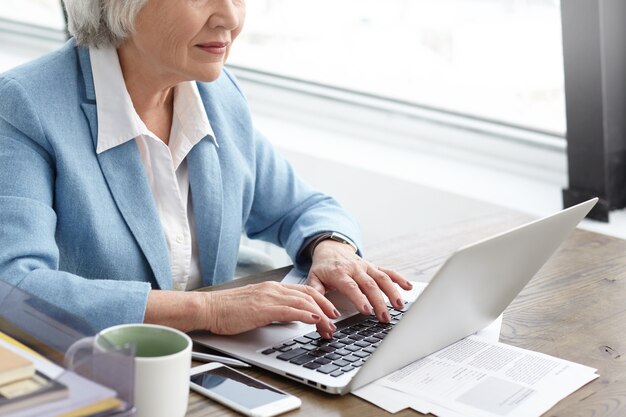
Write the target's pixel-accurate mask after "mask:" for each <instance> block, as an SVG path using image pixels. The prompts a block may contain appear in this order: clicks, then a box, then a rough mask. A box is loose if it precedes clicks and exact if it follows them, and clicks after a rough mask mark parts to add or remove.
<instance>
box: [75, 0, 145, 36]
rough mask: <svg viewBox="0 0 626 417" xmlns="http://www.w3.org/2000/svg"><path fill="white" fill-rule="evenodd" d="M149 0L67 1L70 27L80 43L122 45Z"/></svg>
mask: <svg viewBox="0 0 626 417" xmlns="http://www.w3.org/2000/svg"><path fill="white" fill-rule="evenodd" d="M147 1H148V0H63V3H64V4H65V9H66V11H67V18H68V19H67V20H68V30H69V32H70V34H71V35H72V36H74V37H75V38H76V42H77V43H78V44H79V45H85V46H92V47H101V46H114V47H117V46H119V45H120V44H121V43H122V42H123V41H124V40H126V39H127V38H128V37H129V36H130V35H131V34H132V33H133V31H134V23H135V17H136V16H137V13H138V12H139V10H141V8H142V7H143V6H144V5H145V4H146V2H147Z"/></svg>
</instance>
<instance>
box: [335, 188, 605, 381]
mask: <svg viewBox="0 0 626 417" xmlns="http://www.w3.org/2000/svg"><path fill="white" fill-rule="evenodd" d="M597 201H598V199H597V198H594V199H591V200H589V201H586V202H584V203H581V204H578V205H576V206H573V207H570V208H568V209H565V210H563V211H561V212H558V213H556V214H553V215H551V216H548V217H545V218H543V219H540V220H536V221H533V222H531V223H527V224H525V225H522V226H519V227H517V228H515V229H512V230H509V231H507V232H504V233H501V234H499V235H496V236H493V237H491V238H488V239H485V240H482V241H479V242H477V243H474V244H471V245H469V246H465V247H463V248H461V249H458V250H457V251H456V252H455V253H453V254H452V255H451V256H450V257H449V258H448V259H447V260H446V262H445V263H444V264H443V265H442V266H441V268H440V269H439V271H438V272H437V273H436V274H435V276H434V277H433V279H432V280H431V282H430V284H429V285H428V286H427V287H426V289H425V290H424V292H423V293H422V294H421V296H420V297H419V298H418V299H417V301H415V302H414V303H413V305H412V306H411V308H410V309H409V311H408V312H407V313H405V315H404V317H403V318H402V320H401V321H400V322H399V323H398V324H397V325H396V326H395V328H394V329H393V330H392V331H391V332H389V334H388V335H387V337H385V339H384V340H383V342H382V343H381V344H380V345H379V346H378V348H377V349H376V352H375V353H374V354H373V355H371V357H370V358H369V359H368V360H367V362H365V365H363V367H362V368H361V370H360V371H359V372H357V374H356V375H355V376H354V378H353V379H352V381H351V382H350V384H349V386H348V387H346V390H345V391H346V392H348V391H351V390H356V389H358V388H360V387H362V386H364V385H366V384H368V383H370V382H372V381H374V380H376V379H378V378H381V377H383V376H385V375H388V374H390V373H391V372H393V371H396V370H398V369H400V368H402V367H403V366H406V365H408V364H410V363H412V362H414V361H416V360H418V359H420V358H422V357H424V356H426V355H429V354H431V353H433V352H435V351H437V350H440V349H442V348H444V347H446V346H448V345H450V344H452V343H455V342H457V341H458V340H460V339H462V338H464V337H467V336H469V335H471V334H473V333H475V332H477V331H478V330H480V329H482V328H483V327H485V326H487V325H488V324H489V323H491V322H492V321H493V320H495V319H496V318H497V317H498V316H499V315H500V314H501V313H502V312H503V311H504V309H505V308H506V307H507V306H508V305H509V304H510V303H511V302H512V301H513V299H514V298H515V297H516V296H517V295H518V294H519V293H520V291H521V290H522V288H524V286H525V285H526V284H527V283H528V282H529V281H530V279H531V278H532V277H533V276H535V274H536V273H537V272H538V271H539V269H540V268H541V267H542V266H543V265H544V264H545V263H546V261H547V260H548V259H549V258H550V257H551V256H552V254H553V253H554V252H555V251H556V250H557V249H558V247H559V246H560V245H561V243H562V242H563V241H564V240H565V239H566V238H567V236H568V235H569V234H570V233H571V232H572V231H573V230H574V228H575V227H576V225H577V224H578V223H579V222H580V221H581V220H582V219H583V218H584V217H585V216H586V215H587V213H589V211H590V210H591V208H592V207H593V206H594V205H595V204H596V202H597Z"/></svg>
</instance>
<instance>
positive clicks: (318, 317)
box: [311, 314, 321, 320]
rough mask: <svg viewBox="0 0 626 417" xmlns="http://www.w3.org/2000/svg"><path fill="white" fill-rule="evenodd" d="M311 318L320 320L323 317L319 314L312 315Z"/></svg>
mask: <svg viewBox="0 0 626 417" xmlns="http://www.w3.org/2000/svg"><path fill="white" fill-rule="evenodd" d="M311 317H313V320H320V319H321V317H320V316H318V315H317V314H311Z"/></svg>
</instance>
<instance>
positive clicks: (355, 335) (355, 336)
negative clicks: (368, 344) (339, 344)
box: [349, 333, 365, 340]
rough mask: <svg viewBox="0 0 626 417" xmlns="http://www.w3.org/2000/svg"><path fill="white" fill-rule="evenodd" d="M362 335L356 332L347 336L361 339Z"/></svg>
mask: <svg viewBox="0 0 626 417" xmlns="http://www.w3.org/2000/svg"><path fill="white" fill-rule="evenodd" d="M364 337H365V336H363V335H362V334H358V333H355V334H351V335H350V336H349V338H350V339H352V340H363V338H364Z"/></svg>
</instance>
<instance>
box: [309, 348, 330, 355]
mask: <svg viewBox="0 0 626 417" xmlns="http://www.w3.org/2000/svg"><path fill="white" fill-rule="evenodd" d="M309 355H313V356H317V357H322V356H325V355H326V352H324V351H323V350H320V349H316V350H313V351H311V352H309Z"/></svg>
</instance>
